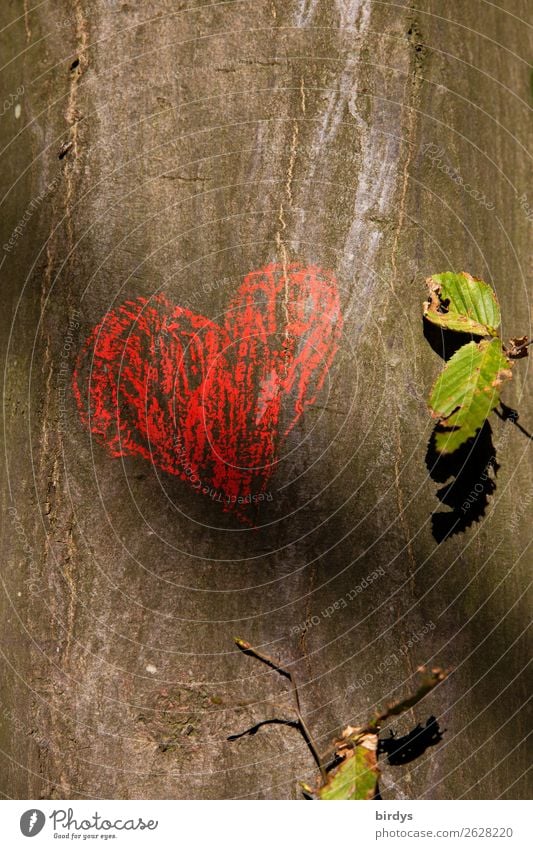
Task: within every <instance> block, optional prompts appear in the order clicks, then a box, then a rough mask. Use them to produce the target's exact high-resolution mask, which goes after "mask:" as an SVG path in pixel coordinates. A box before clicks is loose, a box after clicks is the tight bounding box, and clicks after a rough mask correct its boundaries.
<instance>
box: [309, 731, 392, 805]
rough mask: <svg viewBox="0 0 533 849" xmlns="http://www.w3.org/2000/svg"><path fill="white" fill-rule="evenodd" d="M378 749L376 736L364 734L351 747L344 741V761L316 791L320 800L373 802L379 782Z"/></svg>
mask: <svg viewBox="0 0 533 849" xmlns="http://www.w3.org/2000/svg"><path fill="white" fill-rule="evenodd" d="M377 745H378V735H377V734H364V735H362V736H361V737H360V738H359V740H358V741H357V742H354V743H353V745H351V746H350V743H349V741H347V743H346V748H345V749H343V757H344V760H343V761H342V763H341V765H340V766H339V767H337V769H335V770H332V771H331V772H330V773H329V774H328V781H327V782H326V784H324V786H323V787H321V788H320V790H319V791H318V796H319V798H320V799H327V800H335V799H337V800H346V799H351V800H355V799H373V798H374V796H375V795H376V790H377V785H378V778H379V770H378V763H377V754H376V753H377Z"/></svg>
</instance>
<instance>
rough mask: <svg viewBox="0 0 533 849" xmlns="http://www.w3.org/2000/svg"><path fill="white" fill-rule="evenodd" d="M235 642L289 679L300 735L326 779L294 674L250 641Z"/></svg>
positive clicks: (247, 652)
mask: <svg viewBox="0 0 533 849" xmlns="http://www.w3.org/2000/svg"><path fill="white" fill-rule="evenodd" d="M235 644H236V645H237V646H238V647H239V648H240V650H241V651H243V652H244V653H245V654H250V655H252V657H255V658H257V660H260V661H261V662H262V663H265V664H266V665H267V666H270V668H271V669H273V670H274V671H275V672H277V673H278V674H279V675H283V677H284V678H288V680H289V681H290V683H291V688H292V693H293V696H294V704H295V710H296V716H297V717H298V725H299V726H300V731H301V732H302V736H303V738H304V740H305V742H306V743H307V746H308V748H309V750H310V752H311V754H312V755H313V758H314V759H315V761H316V764H317V766H318V768H319V770H320V774H321V776H322V779H323V780H324V781H326V778H327V776H326V770H325V769H324V767H323V765H322V759H321V757H320V755H319V754H318V749H317V747H316V746H315V742H314V740H313V737H312V735H311V732H310V731H309V728H308V727H307V724H306V722H305V719H304V718H303V716H302V711H301V706H300V696H299V693H298V687H297V686H296V681H295V679H294V675H293V674H292V672H289V670H288V669H284V668H283V666H280V665H279V663H277V662H276V661H275V660H274V659H273V658H271V657H269V656H268V655H266V654H262V653H261V652H259V651H257V649H254V647H253V646H252V645H250V643H249V642H247V641H246V640H242V639H241V638H240V637H235Z"/></svg>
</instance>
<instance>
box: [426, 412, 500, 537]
mask: <svg viewBox="0 0 533 849" xmlns="http://www.w3.org/2000/svg"><path fill="white" fill-rule="evenodd" d="M438 431H439V426H438V425H437V426H436V427H435V428H434V429H433V432H432V434H431V436H430V439H429V443H428V447H427V451H426V466H427V468H428V471H429V474H430V477H431V479H432V480H434V481H435V482H436V483H439V484H444V486H441V488H440V489H438V490H437V492H436V496H437V498H438V500H439V501H440V503H441V504H442V505H444V506H445V507H450V508H451V509H450V510H435V511H434V512H433V514H432V517H431V524H432V531H433V537H434V539H435V540H436V542H437V543H439V544H440V543H441V542H444V540H446V539H447V538H448V537H450V536H453V535H455V534H459V533H462V532H463V531H465V530H466V529H467V528H468V527H470V525H472V524H474V522H478V521H479V520H480V519H481V518H482V517H483V516H484V515H485V512H486V509H487V505H488V501H489V497H490V496H491V495H492V494H493V493H494V491H495V489H496V481H495V476H496V474H497V472H498V469H499V463H498V461H497V460H496V448H495V447H494V443H493V441H492V428H491V426H490V424H489V423H488V422H484V424H483V425H482V427H481V428H480V429H479V431H478V432H477V434H476V436H475V437H473V438H472V439H469V440H468V441H467V442H465V443H464V445H462V446H461V447H460V448H459V449H458V450H457V451H454V453H453V454H439V453H438V452H437V451H436V449H435V437H436V434H437V433H438Z"/></svg>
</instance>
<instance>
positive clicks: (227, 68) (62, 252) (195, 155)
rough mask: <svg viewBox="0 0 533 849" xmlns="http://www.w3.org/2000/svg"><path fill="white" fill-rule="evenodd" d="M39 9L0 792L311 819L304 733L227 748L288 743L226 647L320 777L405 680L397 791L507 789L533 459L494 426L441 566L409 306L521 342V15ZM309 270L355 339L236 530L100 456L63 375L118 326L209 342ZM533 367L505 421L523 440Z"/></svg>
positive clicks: (12, 273) (19, 157) (531, 417)
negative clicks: (180, 321)
mask: <svg viewBox="0 0 533 849" xmlns="http://www.w3.org/2000/svg"><path fill="white" fill-rule="evenodd" d="M31 6H32V4H30V3H26V2H24V3H23V2H22V0H17V2H15V0H11V2H4V3H2V9H1V19H2V24H1V26H2V31H1V33H0V38H1V41H0V45H1V55H2V65H3V70H2V83H3V85H2V90H3V92H4V96H5V97H6V98H7V97H8V96H9V95H10V94H12V95H13V94H14V93H16V92H17V89H18V88H19V87H20V86H23V87H24V93H23V94H22V95H20V96H19V97H18V99H17V100H16V101H15V100H13V99H12V103H11V105H10V106H9V107H8V108H7V109H6V110H5V112H4V114H3V115H2V117H1V119H0V142H1V146H2V197H3V202H2V217H1V231H2V233H1V236H2V239H1V244H2V245H4V246H5V245H6V244H7V243H8V242H9V240H10V238H11V237H12V234H13V233H14V231H15V229H16V228H17V227H19V230H21V231H22V232H19V233H18V235H17V236H16V238H15V243H14V244H13V245H11V246H8V247H9V250H7V251H6V250H5V248H4V250H3V264H2V267H1V271H0V274H1V276H2V292H3V309H2V316H1V321H2V336H3V338H4V340H5V353H6V360H5V363H6V365H5V381H4V389H3V405H4V407H3V415H4V428H5V429H4V437H5V450H6V470H5V473H4V475H3V480H4V483H5V488H4V495H3V504H2V510H1V513H0V515H1V520H2V525H3V527H2V534H3V550H2V581H3V583H2V594H1V599H0V635H1V645H2V651H3V653H4V659H3V666H2V679H1V680H2V684H1V695H0V698H1V702H2V704H1V711H0V741H1V745H0V749H1V752H2V754H1V756H0V757H1V768H0V769H1V773H0V792H1V793H2V794H3V795H4V796H5V797H15V798H76V797H97V798H98V797H102V798H108V797H111V798H113V797H116V798H235V797H247V798H300V796H301V791H300V788H299V784H298V782H299V781H300V780H305V781H308V782H313V781H314V780H315V777H316V773H317V771H316V768H315V765H314V762H313V759H312V757H311V754H310V752H309V750H308V748H307V747H306V745H305V743H304V741H303V740H302V738H301V736H300V735H299V733H298V731H297V730H296V729H294V728H291V727H288V726H284V725H281V724H272V725H269V726H266V727H265V728H263V729H261V730H259V731H258V732H257V734H255V735H253V736H244V737H242V738H239V739H238V740H235V741H232V742H228V741H227V737H228V736H229V735H232V734H236V733H238V732H240V731H243V730H245V729H246V728H248V727H250V726H252V725H254V724H255V723H257V722H260V721H261V720H263V719H269V718H288V719H293V718H294V713H293V711H292V702H291V699H290V696H289V695H287V686H286V683H284V681H283V679H282V678H280V676H279V675H277V674H276V672H274V671H269V670H268V669H266V668H265V667H263V666H261V664H259V663H258V662H257V661H254V660H253V659H251V658H248V657H246V656H244V655H243V654H242V653H240V652H239V651H238V650H237V649H236V648H235V646H234V644H233V638H234V636H237V635H238V636H242V637H244V638H246V639H247V640H249V641H250V642H251V643H253V644H254V645H256V646H257V647H261V649H262V651H264V652H266V653H268V654H270V655H274V656H275V657H276V658H278V659H279V660H280V661H281V662H283V663H284V664H286V665H290V668H291V670H292V671H293V672H294V675H295V677H296V678H297V681H298V684H299V688H300V696H301V700H302V709H303V712H304V714H305V718H306V721H307V724H308V726H309V728H310V729H311V731H312V733H313V735H314V737H315V738H316V742H317V745H318V747H319V748H320V749H321V750H325V749H327V748H328V746H329V744H330V742H331V740H332V738H334V737H335V736H336V735H338V734H339V731H340V730H341V728H342V727H343V725H345V724H346V723H351V724H356V723H359V722H362V721H364V720H365V719H366V718H367V717H368V716H369V715H371V714H372V713H373V711H374V710H375V709H377V708H378V707H382V706H383V705H384V704H385V703H386V702H387V701H390V700H391V699H392V698H394V697H397V696H399V695H405V694H406V693H407V692H409V690H411V689H413V686H414V680H415V678H414V675H415V671H416V669H417V667H418V666H419V665H421V664H426V665H429V666H432V665H437V664H438V665H441V666H444V667H449V668H451V669H452V670H453V671H452V674H451V675H450V677H449V679H448V680H447V681H446V682H445V683H444V684H442V685H441V686H439V687H438V688H437V690H436V691H435V692H434V693H432V694H431V695H430V696H429V697H427V698H426V699H425V700H424V701H423V702H422V703H421V705H419V706H418V707H416V708H415V709H414V710H412V711H410V712H409V714H408V715H406V716H405V717H403V718H402V719H401V720H397V721H394V722H393V723H392V724H391V728H393V729H394V730H395V731H396V732H397V734H398V735H401V734H405V733H407V732H408V731H409V730H411V729H412V728H413V726H415V725H416V724H417V723H418V722H422V723H425V722H426V720H427V719H428V717H429V716H430V715H434V716H435V717H437V719H438V721H439V723H440V727H441V729H442V730H444V729H445V732H444V735H443V739H442V741H441V742H440V743H438V744H437V745H435V746H432V747H431V748H428V749H427V750H426V751H425V752H421V753H420V755H419V757H417V758H416V759H414V760H412V761H410V762H409V763H407V764H403V765H400V766H390V765H389V764H388V763H387V761H386V759H385V758H381V766H382V769H383V776H382V780H381V792H382V795H383V797H385V798H419V797H429V798H459V797H463V796H464V797H465V798H492V797H497V796H500V795H501V796H503V797H504V798H521V797H526V796H527V795H528V788H527V786H526V781H525V770H526V768H527V766H528V758H527V751H526V747H525V745H524V738H525V736H526V734H527V732H528V723H527V713H526V711H525V709H524V705H525V702H526V699H527V695H528V683H529V682H528V680H527V677H526V671H525V666H526V663H527V660H528V654H529V653H528V643H527V640H526V635H525V628H526V626H527V623H528V599H527V596H526V594H525V593H526V590H527V584H528V570H527V565H528V551H527V545H528V542H529V539H530V528H531V523H530V516H531V506H530V505H531V494H532V490H531V447H530V442H529V439H528V438H527V436H526V435H525V434H524V433H523V432H522V431H521V430H520V429H519V428H517V427H516V426H514V425H513V423H512V422H511V421H509V420H507V421H502V420H500V419H498V418H497V417H496V416H493V417H492V422H491V425H492V445H491V443H490V439H489V437H488V436H487V433H485V434H484V435H483V438H484V440H485V444H484V450H485V449H487V450H486V463H489V461H490V465H491V466H492V467H493V466H494V462H493V461H492V459H491V458H492V457H493V456H494V451H495V453H496V457H497V463H498V464H499V469H498V471H497V476H496V478H495V480H496V489H495V490H494V492H493V493H492V494H491V496H490V498H489V499H488V503H487V507H486V510H485V514H484V516H482V517H481V518H480V520H479V521H477V522H473V523H472V524H471V525H470V526H469V527H467V528H465V530H464V531H463V532H462V533H459V534H454V535H452V536H451V537H450V538H449V539H446V540H444V541H442V542H440V543H439V542H438V541H437V540H436V539H435V535H434V533H433V530H434V526H433V524H432V514H433V513H435V512H444V511H446V510H448V509H449V508H447V507H445V506H443V505H442V504H440V502H439V500H438V499H437V496H436V493H437V491H438V490H439V489H440V488H441V487H442V486H443V483H442V482H441V483H438V482H437V481H435V480H433V479H432V477H431V475H430V473H429V471H428V468H427V466H426V449H427V444H428V440H429V438H430V434H431V428H432V424H431V420H430V418H429V416H428V413H427V408H426V399H427V396H428V394H429V391H430V388H431V385H432V383H433V381H434V379H435V378H436V375H437V373H438V370H439V368H440V363H441V360H440V359H439V356H438V355H437V354H436V353H435V351H434V350H432V347H431V346H430V344H429V342H428V340H427V339H426V338H425V336H424V328H423V324H422V319H421V302H422V301H423V299H424V297H425V290H424V285H423V281H424V278H425V277H427V276H428V275H429V274H432V273H435V272H438V271H444V270H447V269H455V270H462V269H464V270H467V271H469V272H471V273H472V274H474V275H476V276H478V277H481V278H483V279H485V280H487V281H489V282H491V283H492V284H493V285H494V287H495V288H496V291H497V294H498V297H499V300H500V304H501V308H502V313H503V316H504V321H503V336H504V338H509V337H510V336H513V335H519V334H521V333H528V332H529V330H530V327H529V323H530V308H529V300H528V292H527V274H528V273H529V272H530V239H531V212H530V210H531V208H533V192H532V191H531V182H530V175H531V151H530V141H531V129H530V124H529V120H530V118H529V111H530V108H531V89H530V77H529V67H528V60H529V58H530V56H531V37H530V32H531V29H530V28H529V27H528V24H527V22H526V18H527V15H528V11H529V8H528V4H527V2H525V0H524V2H519V0H504V2H503V3H502V4H501V5H500V7H498V6H497V5H495V4H489V3H486V2H483V1H482V0H474V1H473V2H469V3H464V2H459V0H451V2H447V3H446V4H443V3H439V2H436V0H435V2H431V0H421V2H420V3H415V4H410V3H406V2H398V3H394V4H393V3H381V2H371V0H329V2H325V0H298V2H295V0H284V1H283V2H281V0H249V2H240V0H233V2H220V3H208V2H187V3H179V2H170V0H146V2H142V3H133V2H118V0H117V2H105V0H75V2H70V0H68V2H67V0H57V2H54V3H51V2H44V3H41V4H38V5H36V6H35V8H34V9H30V7H31ZM17 103H18V104H20V106H21V110H18V109H17ZM4 109H5V106H4ZM19 111H20V115H19ZM528 181H529V183H528ZM28 210H31V212H30V214H29V217H28ZM21 222H24V224H22V225H21ZM292 260H298V261H300V262H303V263H306V264H317V265H319V266H321V267H323V268H330V269H332V270H334V272H335V274H336V275H337V279H338V282H339V286H340V289H341V298H342V309H343V314H344V333H343V339H342V344H341V350H340V352H339V354H338V355H337V357H336V360H335V362H334V364H333V365H332V367H331V370H330V373H329V380H328V381H327V382H326V385H325V387H324V389H323V391H322V394H321V396H320V399H319V400H318V402H317V404H316V405H315V406H314V407H313V408H311V409H310V410H308V411H307V412H306V414H305V416H304V418H303V420H302V421H301V422H300V423H299V425H298V428H297V429H296V430H295V431H293V432H292V434H291V436H290V441H289V445H286V446H285V448H284V456H283V460H282V462H281V463H280V464H279V466H278V468H277V470H276V474H275V477H274V479H273V481H272V486H271V490H272V495H273V500H272V502H271V503H268V504H266V505H265V509H264V511H263V512H262V513H261V526H260V527H259V528H257V529H253V528H247V527H243V526H242V525H240V524H239V523H238V521H237V520H235V519H234V518H231V517H229V516H227V515H226V514H224V513H223V512H221V510H220V505H219V504H217V503H214V502H211V501H209V499H202V498H201V497H200V496H198V495H197V494H195V493H194V492H193V491H192V489H191V487H190V486H189V485H188V484H187V483H186V482H184V481H181V480H179V479H177V478H173V477H172V476H170V475H165V474H163V473H161V472H158V471H157V470H154V469H152V468H151V467H150V464H149V463H148V462H146V461H144V460H142V459H140V458H138V459H134V458H123V459H112V458H110V456H109V455H108V453H107V452H106V450H105V449H104V448H103V447H102V446H101V445H99V444H97V443H96V442H94V441H92V440H91V437H90V435H89V434H88V433H87V431H86V430H85V429H84V428H83V426H82V424H81V423H80V420H79V417H78V413H77V410H76V406H75V403H74V400H73V397H72V393H71V391H70V379H71V374H72V369H73V365H74V359H75V356H76V353H77V351H78V350H79V348H80V346H81V344H82V343H83V340H84V339H85V337H86V336H87V334H88V333H89V331H90V330H91V329H92V327H93V326H94V325H95V324H96V323H97V322H98V321H99V320H100V319H101V317H102V315H103V314H104V313H105V312H106V310H108V309H109V308H110V307H111V306H113V305H116V304H119V303H121V302H122V301H124V300H127V299H128V298H134V297H138V296H141V295H144V296H148V297H149V296H150V295H152V294H154V293H155V292H156V291H164V292H165V294H166V295H167V296H168V297H169V298H170V299H171V300H172V301H173V302H174V303H177V304H182V305H184V306H189V307H190V308H191V309H194V310H196V311H198V312H200V313H202V314H204V315H206V316H208V317H210V318H212V319H213V320H217V317H219V316H220V315H221V314H223V312H224V310H225V308H226V306H227V304H228V302H229V300H230V298H231V296H232V294H233V293H234V292H235V290H236V288H237V286H238V285H239V283H240V281H241V280H242V279H243V277H244V275H245V274H247V273H248V272H249V271H251V270H253V269H256V268H260V267H261V266H263V265H265V264H267V263H269V262H273V261H277V262H286V261H292ZM528 369H529V364H528V361H527V360H526V361H523V362H520V363H517V365H516V367H515V369H514V372H515V374H514V379H513V381H512V384H510V385H509V386H508V387H506V389H505V394H504V398H505V401H506V403H507V404H509V405H510V406H512V407H513V408H516V410H518V412H519V416H520V418H519V424H520V425H521V426H522V427H523V428H524V429H525V430H527V431H531V430H532V429H533V408H532V405H531V399H530V397H528V396H527V394H526V387H527V381H528ZM63 390H64V391H63ZM487 440H488V441H487ZM484 468H485V465H484V464H483V463H481V465H479V464H478V471H477V473H476V474H470V477H469V478H468V480H467V481H466V483H465V481H463V486H464V489H465V492H464V496H463V498H462V501H461V502H460V503H459V505H458V518H461V516H462V518H463V519H464V516H465V515H466V514H465V513H464V512H463V513H462V510H461V503H462V502H464V501H466V499H467V498H468V496H469V494H470V493H471V492H472V491H473V492H474V493H476V494H477V490H476V489H475V487H476V485H477V484H478V483H479V480H480V477H481V475H482V473H483V472H484ZM490 476H492V477H493V476H494V472H492V471H491V472H490ZM484 483H486V480H484ZM481 500H483V499H482V497H481ZM474 501H476V499H474ZM477 506H478V507H479V506H480V505H479V504H478V505H477ZM476 509H477V508H476ZM468 510H469V511H470V510H471V512H472V514H473V513H474V510H475V507H474V506H472V507H469V508H468ZM14 511H16V512H14ZM467 512H468V511H467ZM440 521H441V520H439V519H437V526H436V527H437V531H438V529H439V527H440V525H439V522H440ZM437 536H438V533H437ZM530 562H531V558H530V557H529V563H530ZM378 569H379V570H381V571H382V572H383V574H378V576H377V579H376V580H373V581H370V582H366V583H368V586H364V584H362V582H364V579H365V578H367V576H369V575H372V573H375V571H376V570H378ZM358 588H360V589H358ZM341 600H342V601H341ZM305 622H308V623H310V627H307V628H305V627H301V626H302V625H303V623H305ZM409 642H410V645H409ZM405 647H406V648H405ZM529 648H530V646H529ZM385 736H386V735H385Z"/></svg>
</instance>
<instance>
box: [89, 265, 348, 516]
mask: <svg viewBox="0 0 533 849" xmlns="http://www.w3.org/2000/svg"><path fill="white" fill-rule="evenodd" d="M341 330H342V318H341V313H340V307H339V296H338V291H337V285H336V281H335V278H334V276H333V275H332V274H331V273H330V272H325V271H322V270H321V269H319V268H317V267H316V266H309V267H303V266H301V265H299V264H297V263H292V264H290V265H288V266H287V267H286V268H285V269H284V268H283V266H281V265H278V264H271V265H268V266H266V267H265V268H263V269H261V270H260V271H254V272H252V273H251V274H248V275H247V276H246V278H245V279H244V282H243V284H242V285H241V286H240V287H239V289H238V290H237V294H236V296H235V298H234V300H233V301H232V303H231V304H230V307H229V309H228V310H227V312H226V314H225V320H224V324H223V326H220V325H217V324H214V323H213V322H212V321H210V320H209V319H208V318H205V317H204V316H201V315H197V314H196V313H193V312H191V310H189V309H185V308H183V307H180V306H174V305H173V304H171V303H170V302H169V301H168V300H167V298H166V297H165V296H164V295H158V296H156V297H153V298H150V299H149V300H148V299H146V298H137V299H136V300H134V301H127V302H126V303H124V304H122V305H121V306H119V307H118V308H116V309H113V310H110V311H109V312H108V313H107V314H106V316H105V317H104V319H103V320H102V321H101V322H100V324H98V325H97V326H96V327H95V328H94V330H93V331H92V333H91V335H90V336H89V338H88V339H87V341H86V343H85V346H84V347H83V349H82V351H81V352H80V354H79V357H78V361H77V364H76V369H75V372H74V378H73V388H74V394H75V396H76V400H77V403H78V407H79V410H80V415H81V418H82V420H83V422H84V423H85V424H86V425H87V426H88V427H89V428H90V430H91V432H92V433H93V434H94V435H95V436H96V437H97V439H98V440H99V441H101V442H103V443H104V444H105V445H106V446H107V448H108V450H109V451H110V453H111V454H112V455H113V456H114V457H119V456H124V455H128V454H140V455H141V456H142V457H144V458H146V459H147V460H150V461H151V462H152V463H153V464H154V465H155V466H157V467H158V468H160V469H162V470H163V471H165V472H168V473H170V474H173V475H178V476H179V477H180V478H183V479H185V480H188V481H189V483H190V484H191V486H193V488H194V489H196V490H198V491H201V492H202V493H204V495H208V496H210V497H211V498H213V499H216V500H217V501H220V502H221V503H222V504H223V505H224V509H227V510H234V511H235V512H236V513H237V514H238V515H239V516H240V517H241V518H246V514H247V505H250V504H255V503H257V502H258V501H262V500H264V499H266V498H268V497H269V496H268V495H267V490H266V487H267V483H268V481H269V478H270V476H271V474H272V471H273V468H274V466H275V464H276V462H277V452H278V449H279V446H280V443H281V441H282V439H283V438H284V437H285V436H286V435H287V434H288V433H289V431H290V430H291V429H292V428H293V427H294V425H295V423H296V422H297V421H298V419H299V418H300V416H301V415H302V413H303V412H304V410H305V408H306V407H307V406H309V405H310V404H312V403H313V402H314V400H315V398H316V395H317V393H318V391H319V390H320V388H321V386H322V384H323V382H324V379H325V377H326V374H327V372H328V370H329V367H330V365H331V362H332V360H333V357H334V355H335V352H336V350H337V348H338V342H339V337H340V334H341Z"/></svg>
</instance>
